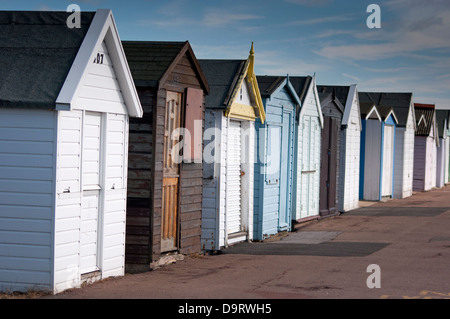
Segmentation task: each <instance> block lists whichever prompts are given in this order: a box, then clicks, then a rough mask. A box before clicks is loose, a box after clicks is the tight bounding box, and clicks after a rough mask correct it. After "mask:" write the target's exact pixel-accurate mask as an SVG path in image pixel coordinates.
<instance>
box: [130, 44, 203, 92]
mask: <svg viewBox="0 0 450 319" xmlns="http://www.w3.org/2000/svg"><path fill="white" fill-rule="evenodd" d="M122 45H123V48H124V50H125V54H126V56H127V60H128V64H129V65H130V69H131V72H132V74H133V79H134V82H135V84H136V86H150V87H158V86H159V85H161V83H163V82H164V81H165V80H166V79H167V76H168V75H169V74H170V72H171V71H172V70H173V68H174V67H175V66H176V64H177V63H178V62H179V61H180V60H181V58H182V57H183V56H184V54H188V56H189V57H190V59H191V62H192V63H193V64H194V66H195V67H194V69H195V71H196V72H197V76H198V77H199V82H200V84H201V85H202V87H203V90H204V91H205V92H206V93H208V92H209V84H208V81H207V80H206V77H205V74H204V73H203V70H202V68H201V67H200V65H199V63H198V60H197V58H196V56H195V54H194V51H193V50H192V47H191V45H190V43H189V41H184V42H177V41H173V42H170V41H122Z"/></svg>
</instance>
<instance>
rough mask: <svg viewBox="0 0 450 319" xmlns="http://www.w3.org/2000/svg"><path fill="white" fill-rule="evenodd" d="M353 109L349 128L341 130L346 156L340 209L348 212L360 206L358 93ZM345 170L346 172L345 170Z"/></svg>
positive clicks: (354, 99)
mask: <svg viewBox="0 0 450 319" xmlns="http://www.w3.org/2000/svg"><path fill="white" fill-rule="evenodd" d="M352 102H353V103H352V105H351V108H352V109H351V111H350V116H349V121H348V123H347V128H346V129H345V130H342V131H341V134H342V135H343V136H344V138H342V139H341V141H342V142H341V143H345V144H343V145H342V147H341V149H343V150H344V151H343V152H342V153H341V154H342V155H343V156H344V157H343V158H341V161H340V166H341V174H340V176H344V178H341V179H340V181H341V183H343V184H341V185H340V186H339V193H340V195H339V202H338V205H339V211H341V212H346V211H350V210H354V209H357V208H358V207H359V165H360V142H361V140H360V138H361V126H360V118H359V117H360V115H359V107H358V98H357V93H356V91H355V94H354V96H353V99H352ZM344 170H345V172H344Z"/></svg>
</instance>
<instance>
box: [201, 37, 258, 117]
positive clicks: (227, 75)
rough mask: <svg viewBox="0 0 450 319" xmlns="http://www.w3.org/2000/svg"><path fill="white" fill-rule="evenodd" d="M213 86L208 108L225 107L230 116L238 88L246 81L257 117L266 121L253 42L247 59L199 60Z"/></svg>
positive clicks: (227, 114)
mask: <svg viewBox="0 0 450 319" xmlns="http://www.w3.org/2000/svg"><path fill="white" fill-rule="evenodd" d="M199 64H200V66H201V67H202V69H203V70H204V72H205V74H206V78H207V79H208V83H209V85H210V86H211V93H210V95H209V96H208V97H207V98H206V108H210V109H224V110H226V113H225V115H226V116H229V114H230V113H229V112H230V111H231V108H232V105H233V102H234V101H235V97H236V96H237V94H238V90H239V89H240V88H241V86H242V85H243V83H244V81H246V83H248V84H249V86H250V87H249V88H250V92H251V94H252V95H253V98H254V100H255V101H254V102H255V104H256V105H254V111H255V115H256V117H259V118H260V119H261V122H262V123H264V122H265V119H266V114H265V111H264V105H263V102H262V99H261V93H260V91H259V86H258V81H257V79H256V74H255V51H254V48H253V42H252V46H251V49H250V54H249V56H248V58H247V60H199Z"/></svg>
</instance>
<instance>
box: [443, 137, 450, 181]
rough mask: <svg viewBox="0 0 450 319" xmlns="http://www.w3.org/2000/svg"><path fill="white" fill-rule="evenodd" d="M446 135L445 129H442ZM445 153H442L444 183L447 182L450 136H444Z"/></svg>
mask: <svg viewBox="0 0 450 319" xmlns="http://www.w3.org/2000/svg"><path fill="white" fill-rule="evenodd" d="M444 134H445V135H447V131H444ZM444 152H445V155H444V185H445V184H447V183H448V182H449V165H450V153H449V152H450V138H448V136H446V138H445V150H444Z"/></svg>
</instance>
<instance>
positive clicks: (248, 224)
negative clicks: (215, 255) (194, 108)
mask: <svg viewBox="0 0 450 319" xmlns="http://www.w3.org/2000/svg"><path fill="white" fill-rule="evenodd" d="M231 123H232V124H231ZM229 125H230V126H233V127H232V129H231V130H232V132H231V134H232V135H234V139H233V141H232V142H231V143H233V142H234V144H240V150H241V151H240V152H239V154H238V152H233V151H230V150H229V149H228V147H229V145H228V142H229V134H230V132H229ZM238 126H240V130H239V133H238V130H237V127H238ZM213 127H214V128H215V129H216V130H215V134H216V136H214V137H213V138H211V140H214V142H213V144H212V145H213V146H214V151H213V154H214V155H215V156H216V158H215V160H214V162H213V163H205V166H204V170H203V203H202V238H201V243H202V249H204V250H219V249H220V248H221V247H225V246H228V245H231V244H233V243H235V242H239V241H242V240H246V239H250V240H251V239H252V238H253V156H254V149H253V148H254V142H253V139H254V132H253V131H254V122H252V121H235V120H232V119H229V118H227V117H225V116H224V114H223V112H222V111H210V110H207V111H206V113H205V130H207V129H208V128H213ZM233 133H234V134H233ZM237 134H239V135H240V139H237V138H236V135H237ZM211 140H209V139H208V140H207V141H206V142H205V154H210V153H211V149H210V148H208V146H207V145H208V144H209V143H210V142H211ZM212 145H210V146H209V147H212ZM235 146H236V145H235ZM230 153H231V156H232V158H233V159H232V161H234V163H232V165H230V167H229V165H228V164H229V163H230V158H229V157H228V156H229V154H230ZM238 160H239V162H238ZM238 167H240V169H239V170H238ZM229 169H231V171H230V173H231V174H229V171H228V170H229ZM241 171H243V172H245V174H244V175H243V176H241ZM229 175H230V177H231V179H230V180H228V176H229ZM237 175H239V176H237ZM237 183H240V186H239V187H236V185H237ZM233 185H234V186H233ZM230 194H231V196H230ZM238 196H239V198H240V200H239V201H237V200H236V199H237V198H238ZM233 198H234V200H233ZM238 209H239V210H238ZM238 211H239V214H240V217H239V218H238V215H237V213H238ZM229 212H231V215H230V216H229V215H228V213H229ZM230 217H231V219H230ZM229 223H231V227H230V228H229V227H228V226H229V225H230V224H229ZM239 231H243V232H244V233H243V235H242V236H237V237H233V238H228V235H229V234H231V233H232V232H239Z"/></svg>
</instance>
